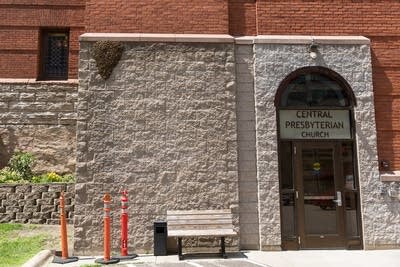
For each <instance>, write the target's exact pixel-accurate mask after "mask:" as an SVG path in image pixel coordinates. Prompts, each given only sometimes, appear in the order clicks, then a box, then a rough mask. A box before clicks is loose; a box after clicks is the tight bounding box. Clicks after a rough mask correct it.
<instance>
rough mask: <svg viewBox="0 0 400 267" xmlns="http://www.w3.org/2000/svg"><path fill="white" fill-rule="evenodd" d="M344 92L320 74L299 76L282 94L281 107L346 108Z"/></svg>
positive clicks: (332, 81) (347, 103) (346, 102)
mask: <svg viewBox="0 0 400 267" xmlns="http://www.w3.org/2000/svg"><path fill="white" fill-rule="evenodd" d="M348 99H349V97H348V96H347V92H346V90H345V89H344V88H343V87H342V86H341V85H340V84H338V83H337V82H336V81H335V80H333V79H331V78H330V77H328V76H325V75H323V74H320V73H306V74H300V75H299V76H297V77H296V78H295V79H293V80H292V81H291V82H290V83H289V84H288V86H287V89H286V90H285V91H284V92H283V94H282V98H281V103H280V106H281V107H296V106H298V107H320V106H325V107H348V106H349V105H350V103H349V101H348Z"/></svg>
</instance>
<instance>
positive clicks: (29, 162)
mask: <svg viewBox="0 0 400 267" xmlns="http://www.w3.org/2000/svg"><path fill="white" fill-rule="evenodd" d="M34 162H35V157H34V156H33V155H32V154H31V153H28V152H21V151H18V152H16V153H15V154H14V155H13V156H12V157H11V159H10V161H9V166H8V167H4V168H3V169H1V170H0V184H1V183H11V184H15V183H18V184H20V183H73V182H75V177H74V176H73V175H72V174H64V175H60V174H57V173H56V172H48V173H45V174H36V175H34V173H33V171H32V166H33V164H34Z"/></svg>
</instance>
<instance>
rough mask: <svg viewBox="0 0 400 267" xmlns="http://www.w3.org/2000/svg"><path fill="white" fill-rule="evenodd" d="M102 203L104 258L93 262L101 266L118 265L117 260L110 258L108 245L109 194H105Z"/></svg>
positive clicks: (109, 231)
mask: <svg viewBox="0 0 400 267" xmlns="http://www.w3.org/2000/svg"><path fill="white" fill-rule="evenodd" d="M103 202H104V256H103V258H102V259H97V260H95V262H97V263H101V264H112V263H118V262H119V259H116V258H111V255H110V254H111V253H110V250H111V243H110V238H111V235H110V233H111V217H110V211H111V207H110V204H111V196H110V194H105V195H104V198H103Z"/></svg>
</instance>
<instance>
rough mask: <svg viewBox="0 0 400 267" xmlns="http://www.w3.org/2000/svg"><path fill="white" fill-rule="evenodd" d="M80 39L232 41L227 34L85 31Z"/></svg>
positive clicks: (92, 40) (91, 40)
mask: <svg viewBox="0 0 400 267" xmlns="http://www.w3.org/2000/svg"><path fill="white" fill-rule="evenodd" d="M79 40H80V41H86V42H97V41H106V40H109V41H120V42H172V43H233V42H234V38H233V37H232V36H231V35H228V34H156V33H85V34H82V35H81V36H80V37H79Z"/></svg>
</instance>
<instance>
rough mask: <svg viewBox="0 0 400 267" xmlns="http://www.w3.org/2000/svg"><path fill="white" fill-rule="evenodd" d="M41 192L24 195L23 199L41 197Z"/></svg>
mask: <svg viewBox="0 0 400 267" xmlns="http://www.w3.org/2000/svg"><path fill="white" fill-rule="evenodd" d="M41 198H42V192H32V193H29V194H26V195H25V199H41Z"/></svg>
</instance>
